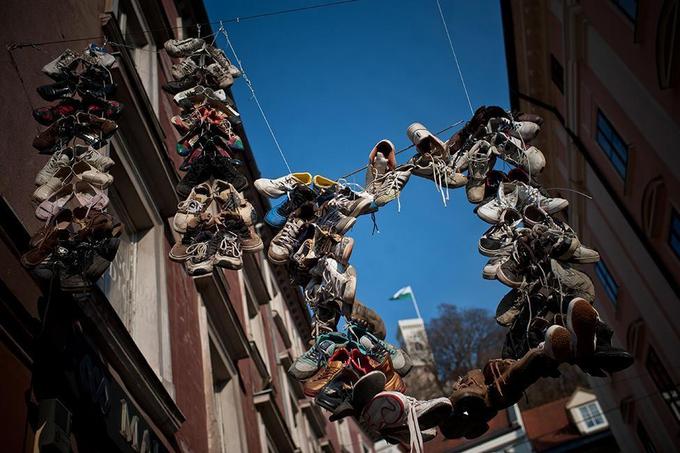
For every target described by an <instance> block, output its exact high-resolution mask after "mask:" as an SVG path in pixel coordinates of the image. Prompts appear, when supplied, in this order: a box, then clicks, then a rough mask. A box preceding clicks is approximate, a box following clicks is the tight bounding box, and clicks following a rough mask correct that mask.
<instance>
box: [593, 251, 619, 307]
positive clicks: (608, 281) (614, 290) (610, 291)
mask: <svg viewBox="0 0 680 453" xmlns="http://www.w3.org/2000/svg"><path fill="white" fill-rule="evenodd" d="M595 273H596V274H597V278H599V279H600V282H602V286H604V291H605V292H606V293H607V296H609V300H611V301H612V303H614V304H616V299H617V297H618V295H619V285H618V284H617V283H616V280H614V277H612V274H611V273H610V272H609V269H607V266H606V265H605V264H604V261H602V260H600V261H598V262H597V263H596V264H595Z"/></svg>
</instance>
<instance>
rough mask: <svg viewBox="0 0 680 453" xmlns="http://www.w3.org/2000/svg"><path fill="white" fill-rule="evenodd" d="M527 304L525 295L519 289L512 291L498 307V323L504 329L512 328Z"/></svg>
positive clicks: (496, 316)
mask: <svg viewBox="0 0 680 453" xmlns="http://www.w3.org/2000/svg"><path fill="white" fill-rule="evenodd" d="M525 303H526V298H525V297H524V295H523V294H522V293H521V292H520V291H519V290H517V289H511V290H510V292H508V293H507V294H506V295H505V296H503V298H502V299H501V301H500V302H499V303H498V306H497V307H496V315H495V318H496V322H497V323H498V324H499V325H501V326H503V327H510V326H511V325H512V324H513V322H514V321H515V319H516V318H517V316H519V314H520V313H521V311H522V307H523V306H524V304H525Z"/></svg>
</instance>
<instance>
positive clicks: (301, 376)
mask: <svg viewBox="0 0 680 453" xmlns="http://www.w3.org/2000/svg"><path fill="white" fill-rule="evenodd" d="M347 344H348V341H347V338H346V337H345V336H344V335H342V334H341V333H338V332H332V333H326V334H322V335H320V336H319V337H318V338H317V340H316V342H315V343H314V345H313V346H312V347H311V348H309V349H308V350H307V351H306V352H305V353H304V354H302V355H301V356H300V357H298V358H297V359H295V362H293V363H292V365H291V366H290V368H288V374H290V375H291V376H293V377H294V378H295V379H297V380H298V381H304V380H305V379H308V378H310V377H312V376H313V375H314V374H316V372H317V371H319V368H321V366H322V365H323V364H324V363H325V362H326V361H327V360H328V359H329V358H330V357H331V356H332V355H333V353H334V352H335V350H336V349H338V348H345V347H346V346H347Z"/></svg>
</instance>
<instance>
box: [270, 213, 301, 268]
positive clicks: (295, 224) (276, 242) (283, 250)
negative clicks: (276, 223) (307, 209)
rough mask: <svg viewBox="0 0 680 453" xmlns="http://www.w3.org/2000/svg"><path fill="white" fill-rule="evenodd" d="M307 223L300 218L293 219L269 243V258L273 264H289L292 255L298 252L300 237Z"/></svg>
mask: <svg viewBox="0 0 680 453" xmlns="http://www.w3.org/2000/svg"><path fill="white" fill-rule="evenodd" d="M305 225H306V222H305V221H304V220H302V219H300V218H297V217H292V218H291V219H289V220H288V221H287V222H286V223H285V224H284V226H283V228H282V229H281V231H279V232H278V233H276V235H275V236H274V238H272V240H271V242H270V243H269V250H268V251H267V257H268V258H269V261H271V262H272V263H273V264H279V265H283V264H286V263H287V262H288V259H289V258H290V255H291V253H293V252H294V251H295V250H296V248H297V247H296V246H297V245H298V244H299V239H298V238H299V236H300V234H301V233H302V230H303V228H304V226H305Z"/></svg>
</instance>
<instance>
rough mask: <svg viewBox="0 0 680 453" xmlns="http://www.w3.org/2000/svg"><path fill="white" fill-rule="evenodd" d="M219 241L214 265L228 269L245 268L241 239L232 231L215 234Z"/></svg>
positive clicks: (215, 238)
mask: <svg viewBox="0 0 680 453" xmlns="http://www.w3.org/2000/svg"><path fill="white" fill-rule="evenodd" d="M215 240H217V247H216V250H215V258H214V261H213V265H215V266H219V267H224V268H226V269H232V270H238V269H241V267H243V261H242V258H241V257H242V251H241V245H240V243H239V242H240V241H239V238H238V236H237V235H236V234H234V233H232V232H230V231H220V232H218V233H216V234H215V237H214V238H213V241H215Z"/></svg>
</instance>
